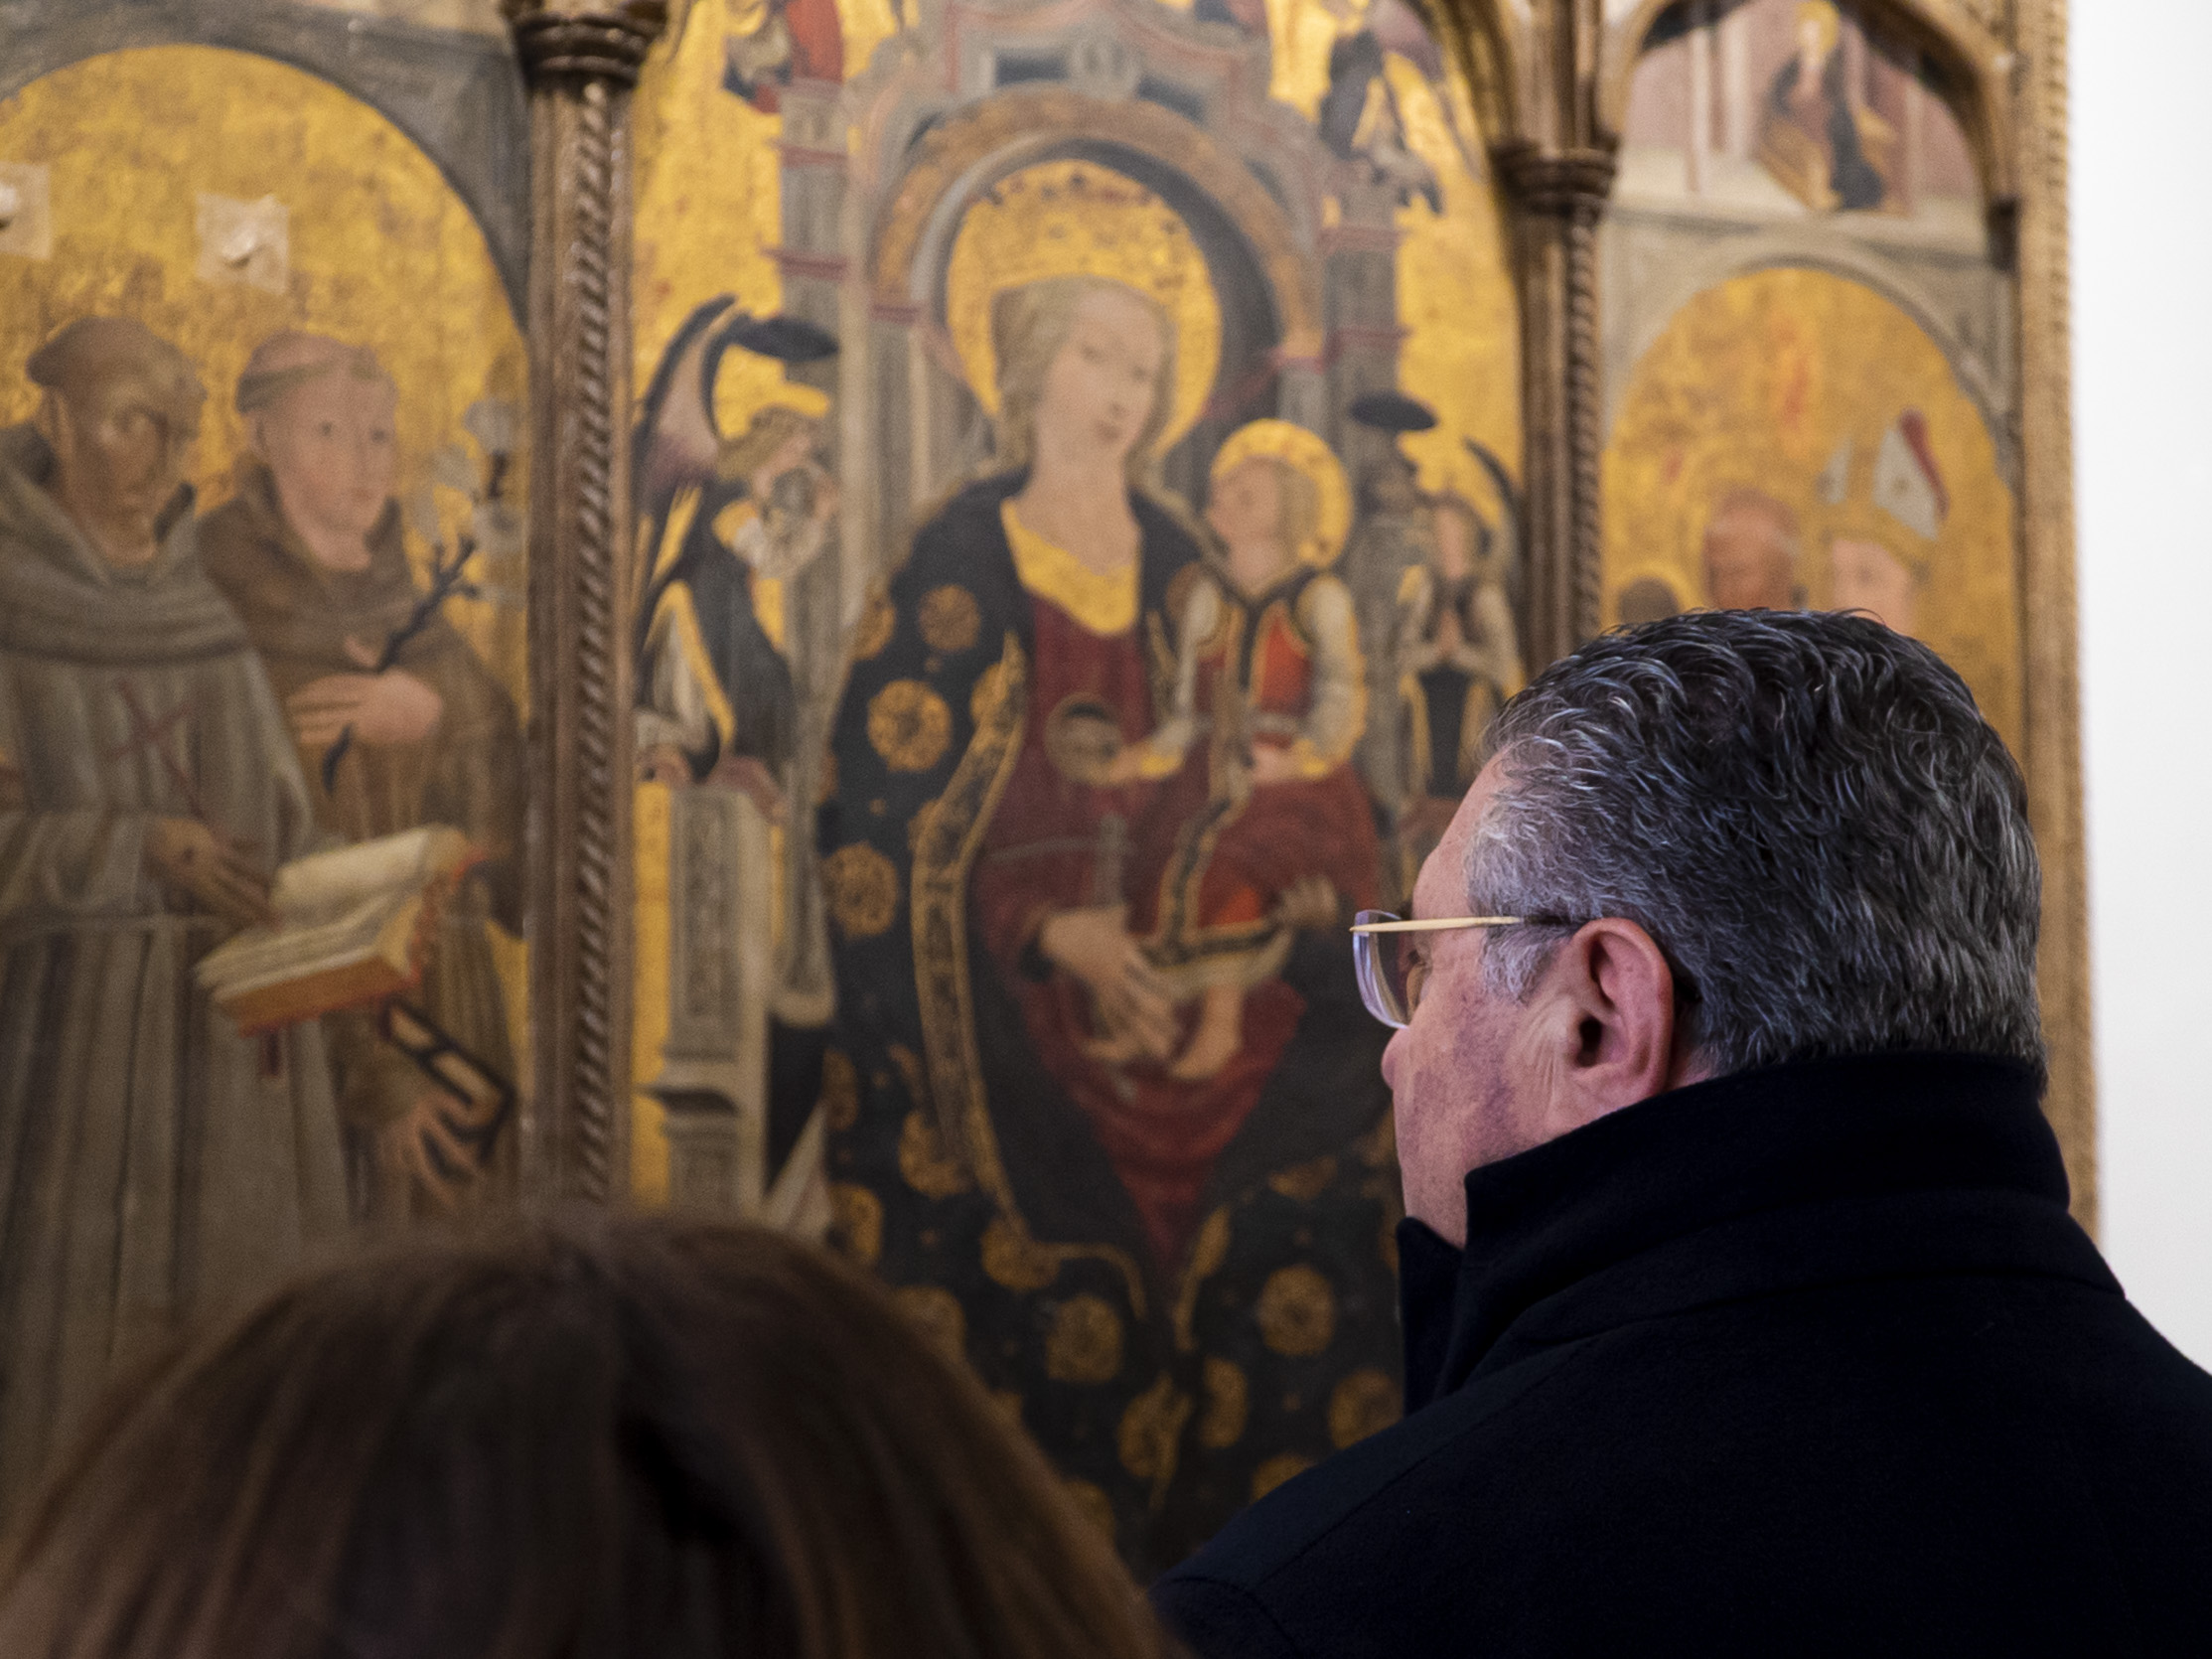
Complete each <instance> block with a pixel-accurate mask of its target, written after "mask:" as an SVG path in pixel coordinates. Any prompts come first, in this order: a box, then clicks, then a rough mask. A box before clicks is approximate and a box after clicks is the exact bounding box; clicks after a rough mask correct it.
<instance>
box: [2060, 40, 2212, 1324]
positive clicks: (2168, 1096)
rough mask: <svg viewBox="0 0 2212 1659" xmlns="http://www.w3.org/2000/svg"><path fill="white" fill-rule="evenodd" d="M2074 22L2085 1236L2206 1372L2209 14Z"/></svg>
mask: <svg viewBox="0 0 2212 1659" xmlns="http://www.w3.org/2000/svg"><path fill="white" fill-rule="evenodd" d="M2072 13H2073V216H2074V224H2073V229H2074V419H2075V428H2074V442H2075V456H2076V479H2077V487H2078V490H2079V500H2078V512H2079V520H2078V524H2079V531H2080V549H2081V553H2080V558H2081V562H2080V573H2081V575H2080V579H2081V631H2082V713H2083V745H2084V749H2085V751H2086V754H2085V765H2086V768H2087V774H2088V778H2087V782H2088V810H2089V859H2090V905H2091V912H2090V937H2091V940H2092V943H2093V949H2094V952H2095V963H2094V970H2095V979H2094V983H2095V987H2096V1018H2097V1083H2098V1095H2099V1100H2098V1110H2099V1113H2100V1116H2101V1125H2100V1135H2099V1139H2100V1151H2101V1155H2102V1159H2103V1166H2104V1170H2103V1186H2104V1225H2103V1240H2102V1242H2103V1244H2104V1247H2105V1253H2106V1255H2107V1256H2108V1257H2109V1258H2110V1259H2111V1262H2112V1265H2113V1268H2114V1271H2115V1272H2117V1273H2118V1274H2119V1275H2120V1279H2121V1282H2123V1283H2124V1284H2125V1285H2126V1286H2127V1287H2128V1291H2129V1293H2130V1294H2131V1295H2132V1296H2133V1297H2134V1298H2135V1300H2136V1302H2137V1304H2138V1306H2140V1307H2141V1308H2142V1309H2143V1311H2144V1312H2145V1313H2147V1314H2148V1315H2149V1316H2150V1319H2151V1321H2152V1322H2153V1323H2155V1324H2156V1325H2157V1326H2158V1328H2159V1329H2160V1330H2162V1331H2164V1332H2165V1333H2166V1335H2167V1336H2168V1337H2170V1338H2171V1339H2172V1340H2173V1341H2174V1342H2176V1343H2177V1344H2179V1345H2180V1347H2181V1348H2182V1349H2183V1350H2184V1351H2185V1352H2186V1353H2188V1355H2189V1356H2190V1357H2191V1358H2192V1359H2194V1360H2195V1361H2196V1362H2197V1363H2198V1364H2199V1365H2203V1366H2207V1367H2212V193H2208V192H2206V191H2205V190H2204V189H2203V188H2202V185H2201V179H2200V176H2199V174H2198V168H2199V167H2200V166H2201V161H2200V160H2199V159H2197V158H2198V157H2199V156H2200V154H2201V145H2202V139H2201V136H2200V135H2201V133H2202V130H2203V129H2202V127H2201V125H2200V123H2201V122H2202V121H2203V119H2204V111H2205V104H2206V98H2207V90H2206V85H2205V81H2204V77H2203V67H2204V65H2205V64H2206V63H2207V62H2212V5H2207V4H2205V3H2204V0H2074V4H2073V7H2072Z"/></svg>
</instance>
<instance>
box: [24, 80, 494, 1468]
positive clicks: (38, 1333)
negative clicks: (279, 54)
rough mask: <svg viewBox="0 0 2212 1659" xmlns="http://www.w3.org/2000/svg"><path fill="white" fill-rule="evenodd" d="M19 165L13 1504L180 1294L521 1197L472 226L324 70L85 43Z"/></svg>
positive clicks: (172, 1312) (203, 1308) (394, 133)
mask: <svg viewBox="0 0 2212 1659" xmlns="http://www.w3.org/2000/svg"><path fill="white" fill-rule="evenodd" d="M0 179H5V180H6V181H8V189H9V194H8V195H6V196H4V197H0V210H5V211H6V212H7V213H8V214H9V215H10V216H11V217H13V218H15V219H16V220H18V221H19V223H15V224H11V225H9V226H6V227H5V228H4V229H0V293H4V294H5V298H6V303H5V304H4V305H0V425H4V426H5V431H4V432H0V1509H4V1507H5V1506H6V1505H7V1504H8V1503H9V1502H11V1501H12V1500H13V1499H14V1498H15V1497H16V1496H17V1495H19V1494H21V1493H22V1492H23V1491H24V1489H25V1487H26V1485H27V1483H28V1482H30V1481H31V1480H32V1479H33V1478H34V1477H35V1475H36V1474H37V1472H38V1471H39V1469H40V1467H41V1466H42V1465H43V1464H44V1463H45V1461H46V1460H47V1458H48V1456H49V1455H50V1454H51V1452H52V1451H53V1450H54V1449H55V1448H56V1447H57V1446H58V1445H59V1444H60V1443H61V1442H62V1441H63V1440H64V1439H65V1438H66V1437H67V1436H68V1434H69V1433H71V1431H72V1429H73V1428H74V1424H75V1423H76V1421H77V1419H78V1417H79V1415H80V1414H81V1413H82V1411H83V1410H84V1409H85V1408H86V1407H87V1406H88V1405H89V1404H90V1402H91V1400H92V1399H93V1397H94V1396H95V1395H96V1393H97V1391H98V1389H99V1387H100V1386H101V1384H102V1383H103V1382H104V1381H105V1380H106V1379H107V1378H108V1377H109V1376H110V1375H112V1374H113V1373H114V1372H115V1371H116V1370H117V1369H118V1368H120V1367H125V1366H128V1365H130V1364H132V1363H133V1362H134V1361H136V1360H137V1359H138V1358H139V1357H140V1356H141V1355H143V1354H145V1353H146V1352H148V1351H149V1350H150V1349H152V1348H153V1347H155V1346H158V1345H159V1344H161V1343H162V1342H164V1341H165V1340H166V1339H167V1337H168V1336H169V1335H170V1333H171V1332H172V1331H173V1330H175V1329H176V1328H178V1327H179V1326H180V1325H181V1324H182V1323H183V1322H185V1321H186V1320H188V1319H192V1318H196V1317H201V1316H205V1315H208V1314H210V1313H213V1312H218V1311H220V1310H221V1309H223V1308H226V1307H229V1306H232V1305H234V1304H236V1303H238V1302H239V1301H240V1300H242V1299H245V1298H248V1297H250V1296H251V1295H252V1294H253V1293H255V1292H256V1291H257V1290H259V1289H260V1288H261V1287H262V1286H263V1285H265V1284H266V1283H268V1282H270V1281H271V1280H272V1279H273V1278H276V1277H280V1276H281V1275H282V1274H283V1273H284V1272H285V1271H286V1270H287V1269H289V1268H290V1267H292V1266H294V1265H297V1264H299V1263H301V1262H302V1261H304V1260H306V1259H307V1258H308V1256H309V1255H310V1254H311V1253H312V1252H314V1251H316V1250H317V1249H318V1248H321V1247H322V1246H323V1245H324V1244H325V1243H327V1241H329V1240H331V1239H332V1238H334V1237H336V1236H338V1235H341V1234H344V1233H346V1232H347V1231H348V1230H350V1229H353V1228H358V1227H365V1226H366V1227H384V1226H391V1225H399V1224H404V1223H405V1222H407V1221H408V1220H409V1219H411V1218H413V1217H417V1216H423V1215H432V1214H437V1215H444V1214H449V1213H453V1212H455V1211H460V1210H466V1209H470V1208H473V1207H476V1206H481V1205H484V1204H487V1203H489V1202H491V1201H493V1200H494V1199H496V1198H498V1197H500V1196H502V1195H506V1194H512V1192H513V1190H514V1186H515V1168H516V1134H517V1131H516V1124H515V1120H516V1107H517V1101H518V1095H519V1091H520V1090H521V1089H522V1087H523V1085H524V1082H525V1080H524V1079H522V1078H521V1077H520V1076H519V1075H518V1073H517V1069H516V1066H517V1057H518V1056H519V1055H521V1054H522V1053H524V1052H526V1045H525V1044H524V1043H523V1041H522V1040H521V1039H522V1033H523V1018H524V1007H523V983H522V976H523V957H522V945H521V934H522V922H521V916H520V911H519V890H520V881H519V876H520V870H519V859H520V857H521V851H522V846H521V843H522V820H523V813H524V807H525V798H526V776H525V770H524V763H523V752H522V741H523V740H522V730H523V727H522V720H523V707H522V703H523V697H524V686H523V649H524V640H523V621H522V615H521V608H520V599H521V595H522V592H523V586H524V571H523V564H524V539H525V537H524V528H523V524H522V520H521V517H520V504H521V502H522V500H523V499H524V498H523V484H524V473H525V469H526V459H525V457H524V456H523V454H522V452H521V436H520V433H521V424H520V421H519V414H520V410H521V408H522V399H523V395H524V384H523V374H524V365H525V357H524V353H523V348H522V343H521V340H520V337H519V335H518V333H517V330H516V324H515V321H514V316H513V313H512V311H511V309H510V302H509V295H508V293H507V291H506V288H505V287H504V285H503V283H502V281H501V279H500V276H499V274H498V272H497V271H496V269H495V267H494V264H493V261H492V259H491V258H490V256H489V254H488V252H487V248H486V243H485V239H484V237H483V235H482V234H481V232H480V231H479V229H478V227H477V226H476V223H475V221H474V220H473V219H472V218H471V216H470V214H469V212H468V210H467V209H466V208H465V207H464V206H463V205H462V204H461V203H460V202H459V201H458V200H457V199H456V197H455V196H454V194H453V191H452V190H451V188H450V187H449V186H448V184H447V182H446V181H445V179H444V178H443V177H442V176H441V173H440V171H439V169H438V167H437V166H436V165H434V164H433V163H432V161H431V160H430V159H429V158H428V157H427V156H426V155H424V154H423V153H422V151H421V150H419V149H418V148H417V147H416V146H415V145H414V144H413V143H412V142H411V141H410V140H409V139H408V138H406V137H405V136H404V135H403V134H402V133H401V132H400V130H399V129H398V128H397V127H396V126H394V125H393V124H391V122H390V121H389V120H387V119H386V118H385V117H384V116H383V115H381V114H378V113H377V112H376V111H374V110H373V109H371V108H370V107H369V105H368V104H366V103H364V102H361V101H358V100H357V99H356V98H354V97H352V96H350V95H348V94H346V93H344V92H341V91H339V90H338V89H337V88H335V87H334V86H332V85H331V84H329V83H328V82H326V81H323V80H320V79H318V78H316V77H314V76H312V75H307V74H305V73H303V72H301V71H299V70H295V69H292V68H289V67H287V66H283V65H279V64H276V63H274V62H272V61H269V60H266V59H261V58H254V57H248V56H244V55H241V54H235V53H230V52H224V51H217V50H213V49H208V48H199V47H160V48H149V49H143V50H130V51H120V52H113V53H109V54H105V55H102V56H95V57H91V58H87V59H82V60H80V61H78V62H75V63H73V64H70V65H68V66H67V67H64V68H61V69H58V70H56V71H55V72H53V73H52V74H49V75H45V76H43V77H41V78H39V79H36V80H34V81H32V82H31V83H30V84H29V85H27V86H25V87H23V88H22V89H21V90H19V91H18V92H16V93H15V94H14V95H13V96H11V97H9V98H7V99H6V100H5V101H4V102H0ZM25 216H29V217H30V218H32V219H33V220H35V224H33V225H31V226H30V228H29V229H28V230H26V229H25V228H24V226H23V225H22V224H21V223H20V221H21V220H22V219H23V218H24V217H25Z"/></svg>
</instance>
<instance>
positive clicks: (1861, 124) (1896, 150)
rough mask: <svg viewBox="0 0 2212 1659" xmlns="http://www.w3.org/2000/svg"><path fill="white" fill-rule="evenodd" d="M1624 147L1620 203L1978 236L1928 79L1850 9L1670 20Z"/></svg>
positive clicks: (1720, 0) (1739, 10)
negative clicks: (1851, 220)
mask: <svg viewBox="0 0 2212 1659" xmlns="http://www.w3.org/2000/svg"><path fill="white" fill-rule="evenodd" d="M1621 136H1622V146H1621V180H1620V191H1621V193H1622V195H1624V196H1626V197H1631V198H1637V199H1644V198H1651V199H1663V198H1668V197H1689V198H1693V199H1695V200H1696V201H1698V202H1701V203H1704V204H1706V205H1708V206H1709V207H1711V208H1713V209H1715V210H1720V211H1726V212H1731V213H1741V214H1752V215H1758V216H1762V217H1769V218H1803V217H1807V216H1817V215H1825V214H1839V213H1867V214H1882V215H1886V216H1888V217H1891V218H1897V219H1907V220H1912V221H1915V222H1917V223H1918V224H1920V225H1921V226H1925V227H1926V228H1927V229H1929V230H1932V231H1938V232H1942V231H1948V232H1951V233H1953V234H1956V235H1959V236H1961V237H1964V238H1965V239H1968V240H1976V239H1978V238H1979V237H1980V235H1981V231H1982V226H1981V225H1980V221H1979V214H1980V203H1981V190H1980V187H1979V184H1978V182H1977V178H1976V172H1975V163H1974V156H1973V152H1972V150H1971V148H1970V147H1969V145H1968V143H1967V139H1966V135H1965V133H1964V132H1963V131H1962V130H1961V128H1960V125H1959V120H1958V117H1957V116H1956V115H1955V114H1954V113H1953V112H1952V109H1951V107H1950V105H1949V104H1948V103H1947V102H1946V101H1945V98H1944V94H1943V90H1942V84H1941V81H1940V78H1939V77H1938V75H1937V74H1936V71H1935V70H1934V68H1933V67H1932V66H1931V65H1930V64H1929V63H1928V62H1927V61H1926V60H1925V59H1923V58H1922V56H1921V54H1920V53H1919V52H1918V51H1917V50H1916V49H1914V48H1913V47H1912V46H1911V45H1909V44H1908V43H1906V42H1905V41H1903V40H1902V39H1897V38H1892V37H1891V36H1889V35H1887V34H1884V33H1882V32H1881V31H1880V30H1879V29H1877V28H1875V27H1873V26H1872V24H1871V21H1870V19H1869V17H1868V15H1867V13H1866V11H1865V10H1864V8H1862V7H1860V6H1857V5H1854V4H1851V3H1850V0H1842V3H1838V0H1684V3H1683V4H1681V5H1677V6H1674V7H1672V8H1671V9H1669V10H1668V11H1667V12H1665V13H1664V14H1662V16H1661V18H1660V20H1659V22H1658V24H1657V25H1656V26H1655V27H1654V28H1653V30H1652V33H1651V35H1650V36H1649V37H1648V39H1647V41H1646V44H1645V57H1644V60H1643V62H1642V63H1641V64H1639V66H1638V68H1637V73H1636V80H1635V85H1634V89H1633V92H1632V94H1631V96H1630V99H1629V106H1628V119H1627V121H1626V123H1625V125H1624V128H1623V131H1622V135H1621Z"/></svg>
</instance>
